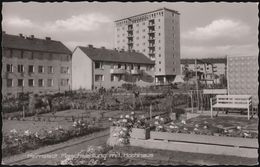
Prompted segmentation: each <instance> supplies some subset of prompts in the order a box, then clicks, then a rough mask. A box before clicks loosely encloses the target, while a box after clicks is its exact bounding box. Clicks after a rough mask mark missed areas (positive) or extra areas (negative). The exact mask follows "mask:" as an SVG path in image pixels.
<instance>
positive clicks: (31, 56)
mask: <svg viewBox="0 0 260 167" xmlns="http://www.w3.org/2000/svg"><path fill="white" fill-rule="evenodd" d="M29 59H31V60H32V59H34V53H33V52H32V53H31V54H30V56H29Z"/></svg>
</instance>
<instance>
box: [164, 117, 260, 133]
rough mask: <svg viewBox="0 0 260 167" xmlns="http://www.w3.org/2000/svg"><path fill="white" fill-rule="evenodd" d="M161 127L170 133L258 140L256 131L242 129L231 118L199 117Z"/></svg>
mask: <svg viewBox="0 0 260 167" xmlns="http://www.w3.org/2000/svg"><path fill="white" fill-rule="evenodd" d="M225 119H229V122H225ZM232 119H235V118H232ZM223 120H224V121H223ZM226 121H228V120H226ZM244 124H247V125H250V124H253V123H252V121H251V122H244ZM163 127H164V131H166V132H171V133H185V134H200V135H210V136H227V137H242V138H258V132H257V131H255V130H250V129H248V128H246V127H243V126H242V123H239V120H238V119H237V120H236V119H235V120H233V121H232V120H231V118H216V119H213V120H212V119H209V118H208V117H203V116H200V117H196V118H192V119H189V120H187V121H185V120H182V121H172V122H171V123H168V124H165V125H163ZM256 128H257V127H256ZM162 132H163V131H162Z"/></svg>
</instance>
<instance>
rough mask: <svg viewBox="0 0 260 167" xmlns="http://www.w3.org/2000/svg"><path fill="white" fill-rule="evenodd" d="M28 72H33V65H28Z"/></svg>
mask: <svg viewBox="0 0 260 167" xmlns="http://www.w3.org/2000/svg"><path fill="white" fill-rule="evenodd" d="M28 72H29V73H33V72H34V67H33V65H29V68H28Z"/></svg>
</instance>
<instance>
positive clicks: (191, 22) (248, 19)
mask: <svg viewBox="0 0 260 167" xmlns="http://www.w3.org/2000/svg"><path fill="white" fill-rule="evenodd" d="M257 5H258V4H257V3H213V2H212V3H187V2H177V3H176V2H173V3H170V2H166V3H150V2H138V3H137V2H135V3H121V2H107V3H101V2H95V3H91V2H63V3H36V2H30V3H20V2H15V3H14V2H12V3H11V2H9V3H3V10H2V16H3V21H2V27H3V30H4V31H6V33H7V34H15V35H18V34H19V33H22V34H24V35H26V36H29V35H32V34H33V35H35V37H38V38H45V37H46V36H50V37H51V38H52V39H54V40H59V41H62V42H63V43H64V44H65V45H66V46H67V47H68V48H69V49H71V50H73V49H74V48H75V47H76V46H78V45H81V46H86V45H88V44H93V45H94V46H96V47H101V46H105V47H106V48H113V47H114V46H113V45H114V44H113V37H114V35H113V33H114V23H113V21H114V20H117V19H121V18H124V17H129V16H133V15H136V14H140V13H143V12H147V11H152V10H155V9H158V8H162V7H166V8H169V9H174V10H177V11H179V12H180V14H181V15H180V27H181V57H182V58H192V57H222V56H224V55H248V56H251V55H258V45H257V42H258V37H257V36H258V21H259V20H258V16H257V15H258V8H257V7H258V6H257Z"/></svg>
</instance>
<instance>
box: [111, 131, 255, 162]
mask: <svg viewBox="0 0 260 167" xmlns="http://www.w3.org/2000/svg"><path fill="white" fill-rule="evenodd" d="M114 132H115V130H114V128H111V133H110V139H109V140H108V144H109V145H120V143H119V142H118V138H116V137H114V136H113V134H114ZM149 137H150V138H149V139H147V140H144V139H136V138H130V145H131V146H137V147H143V148H150V149H163V150H172V151H182V152H192V153H204V154H216V155H228V156H238V157H247V158H257V157H258V147H259V146H258V139H250V138H239V137H225V136H208V135H196V134H181V133H168V132H154V131H151V132H150V135H149Z"/></svg>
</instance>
